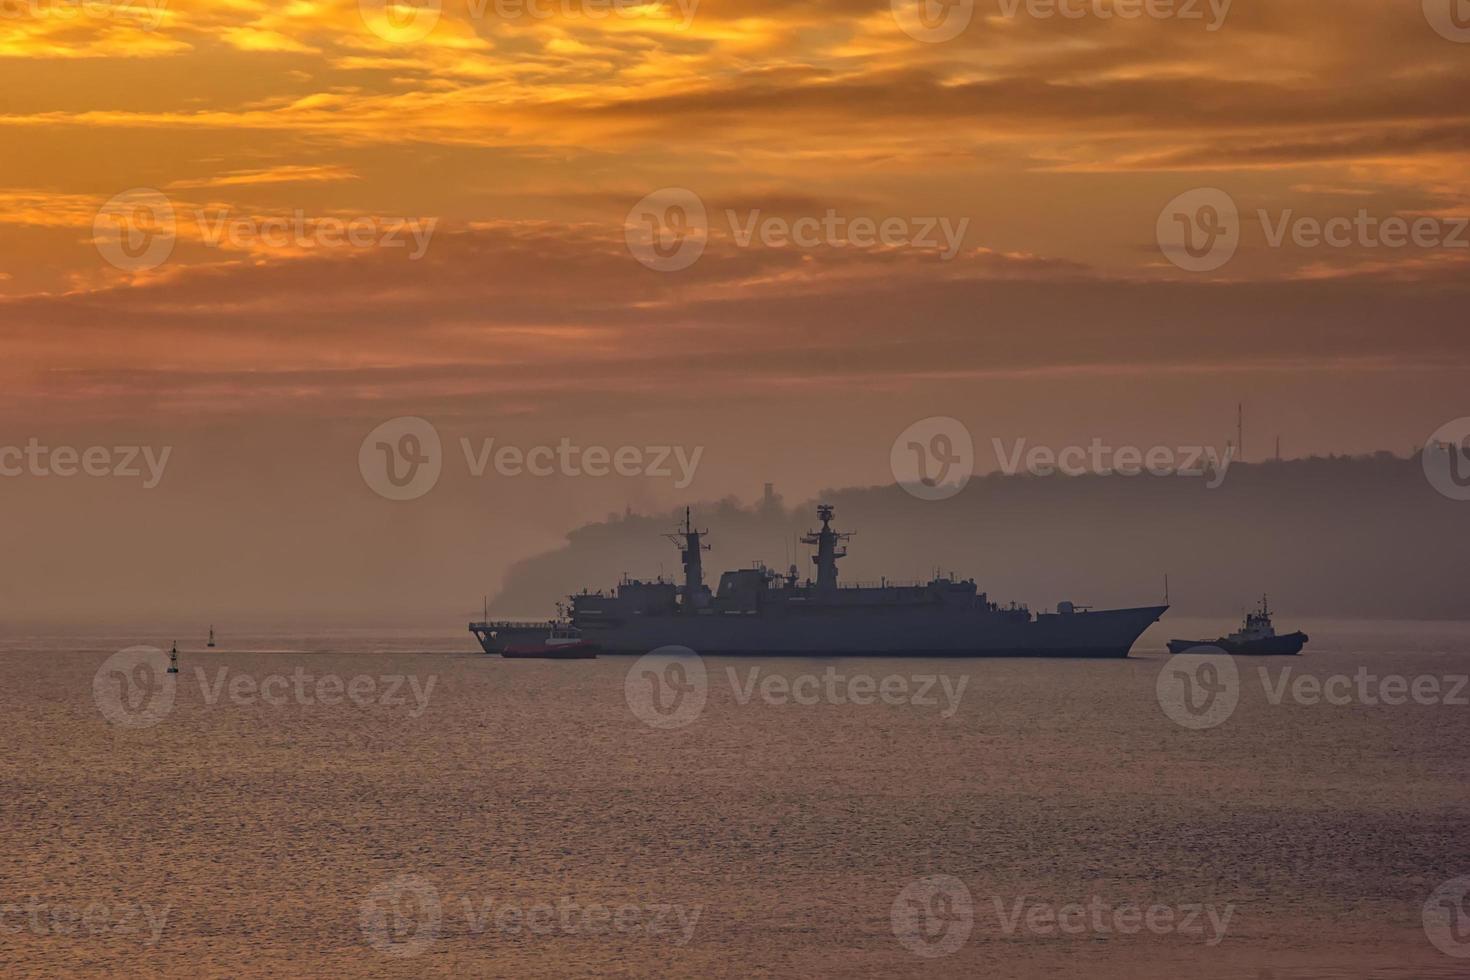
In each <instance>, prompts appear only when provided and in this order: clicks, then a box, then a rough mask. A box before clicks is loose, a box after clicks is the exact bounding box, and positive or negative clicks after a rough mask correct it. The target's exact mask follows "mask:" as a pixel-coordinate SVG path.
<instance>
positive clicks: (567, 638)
mask: <svg viewBox="0 0 1470 980" xmlns="http://www.w3.org/2000/svg"><path fill="white" fill-rule="evenodd" d="M500 655H501V656H502V657H506V658H508V659H512V660H592V659H594V658H596V656H597V646H596V644H593V643H588V642H587V641H586V640H584V639H582V633H581V631H580V630H578V629H577V628H576V627H574V626H571V625H569V624H567V623H553V624H552V625H551V628H550V630H548V631H547V633H546V635H545V636H543V637H541V638H540V639H539V640H536V641H532V642H526V643H511V644H507V645H506V646H505V648H504V649H502V650H501V651H500Z"/></svg>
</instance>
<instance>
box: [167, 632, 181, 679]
mask: <svg viewBox="0 0 1470 980" xmlns="http://www.w3.org/2000/svg"><path fill="white" fill-rule="evenodd" d="M168 672H169V673H170V674H177V673H178V672H179V644H178V641H177V640H175V641H174V648H173V649H172V650H170V651H169V652H168Z"/></svg>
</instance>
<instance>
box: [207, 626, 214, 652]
mask: <svg viewBox="0 0 1470 980" xmlns="http://www.w3.org/2000/svg"><path fill="white" fill-rule="evenodd" d="M206 645H207V646H211V647H212V646H214V627H213V626H211V627H210V628H209V643H208V644H206Z"/></svg>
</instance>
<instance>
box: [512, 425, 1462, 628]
mask: <svg viewBox="0 0 1470 980" xmlns="http://www.w3.org/2000/svg"><path fill="white" fill-rule="evenodd" d="M818 502H819V501H818V500H817V499H812V500H804V501H797V502H788V501H785V500H783V499H782V498H781V497H780V496H779V495H778V494H767V495H766V496H765V497H763V498H761V499H759V500H757V502H755V503H754V504H742V503H740V502H739V501H737V500H736V499H734V498H733V497H732V498H726V499H723V500H717V501H705V502H691V503H690V506H691V507H692V509H693V513H694V518H695V522H696V523H697V524H699V525H701V526H705V527H708V528H709V529H710V532H711V533H710V536H709V538H708V539H707V540H708V541H709V542H710V544H711V545H712V551H711V552H710V554H709V555H707V556H706V558H705V565H704V567H705V574H706V579H707V580H708V581H710V582H711V584H713V582H714V581H716V580H717V579H718V575H719V573H720V572H722V571H724V570H726V569H730V568H738V567H746V566H749V565H750V564H752V563H753V562H756V561H763V562H765V563H766V564H767V565H770V566H772V567H775V568H778V569H780V570H782V571H784V570H785V569H786V568H787V566H788V565H789V564H790V563H791V562H792V561H793V557H792V556H793V553H794V555H795V559H794V560H795V563H796V564H797V566H798V568H799V570H800V575H801V577H802V578H803V579H805V578H806V577H807V576H809V575H810V574H811V568H812V566H811V563H810V557H809V555H810V552H809V550H808V549H807V548H805V547H804V546H801V545H797V544H795V539H796V537H797V536H799V535H800V534H801V533H803V532H805V531H807V530H809V529H811V528H812V527H814V526H815V525H816V520H815V508H816V504H817V503H818ZM820 502H822V503H830V504H833V505H835V507H836V509H837V516H836V519H835V520H834V522H833V523H834V526H836V527H839V528H841V529H842V530H849V531H855V532H857V534H856V536H855V537H854V538H853V540H852V541H851V542H850V545H849V551H850V556H849V557H848V558H846V559H844V560H843V562H842V566H841V568H842V581H843V582H844V583H847V584H851V583H854V582H859V581H862V582H876V581H877V580H878V579H879V578H880V577H881V576H886V577H887V578H888V580H889V581H894V580H898V581H905V580H907V581H914V580H927V579H928V578H930V577H931V576H932V575H933V574H935V573H936V572H945V573H949V572H953V573H955V574H957V575H958V576H959V577H962V578H971V577H973V578H974V579H975V580H976V581H977V582H978V583H979V586H980V588H981V589H982V590H984V591H987V592H988V593H989V594H990V597H991V598H992V599H993V600H998V601H1002V602H1009V601H1012V600H1014V601H1017V602H1024V603H1027V604H1029V605H1030V606H1031V607H1032V608H1043V607H1045V608H1050V607H1053V606H1055V604H1056V603H1057V602H1058V601H1059V600H1071V601H1074V602H1077V603H1079V604H1087V605H1096V606H1124V605H1139V604H1145V603H1151V602H1155V601H1158V600H1159V599H1160V598H1161V597H1162V595H1163V591H1164V576H1165V575H1166V574H1167V575H1168V576H1169V586H1170V598H1171V601H1172V603H1173V606H1174V609H1175V611H1176V612H1178V613H1181V614H1188V615H1211V616H1213V615H1225V614H1229V615H1234V614H1236V613H1237V612H1238V611H1239V610H1240V609H1241V608H1242V607H1244V606H1246V605H1250V604H1253V603H1254V602H1255V600H1256V599H1257V598H1258V597H1259V596H1260V594H1261V593H1262V592H1269V593H1271V595H1272V597H1273V604H1274V605H1277V606H1278V607H1279V608H1280V609H1281V610H1282V611H1283V613H1285V614H1288V615H1291V616H1319V617H1344V618H1397V619H1470V595H1467V591H1466V589H1465V583H1466V582H1467V581H1470V551H1467V548H1466V544H1467V542H1470V534H1467V532H1470V503H1463V502H1457V501H1452V500H1449V499H1447V498H1445V497H1443V496H1441V495H1440V494H1439V493H1437V492H1436V491H1435V490H1434V489H1433V488H1432V487H1431V486H1430V485H1429V483H1428V481H1427V480H1426V479H1425V477H1424V473H1423V470H1422V468H1421V465H1420V462H1419V459H1418V458H1417V457H1414V458H1410V459H1404V458H1400V457H1395V456H1393V455H1392V454H1389V453H1379V454H1377V455H1374V456H1367V457H1318V458H1309V459H1302V460H1287V461H1271V462H1265V463H1254V464H1246V463H1236V464H1235V465H1233V466H1231V467H1230V469H1229V471H1228V474H1227V477H1226V479H1225V480H1224V481H1223V483H1222V484H1221V485H1220V486H1219V487H1217V488H1215V489H1208V488H1207V486H1206V481H1205V480H1202V479H1199V478H1196V477H1180V476H1172V475H1171V476H1149V475H1142V476H1135V477H1123V476H1080V477H1067V476H1047V477H1035V476H1004V475H999V474H995V475H988V476H982V477H976V478H975V479H973V480H971V481H970V483H969V484H968V485H967V486H966V487H965V489H964V490H963V491H962V492H961V493H960V494H958V495H957V496H955V497H953V498H951V499H948V500H943V501H924V500H919V499H916V498H914V497H912V496H910V495H909V494H908V493H906V492H905V491H904V490H903V489H902V488H901V487H898V486H878V487H864V488H847V489H834V490H831V491H827V492H824V493H822V494H821V495H820ZM682 518H683V511H682V509H680V510H677V511H669V512H666V513H657V514H638V513H632V512H629V513H625V514H621V515H609V517H608V519H607V520H604V521H599V522H596V523H592V524H588V525H585V526H582V527H578V528H576V529H574V530H572V531H570V532H569V533H568V534H567V540H566V544H565V545H564V546H563V547H561V548H558V549H556V550H554V551H551V552H548V553H545V554H541V555H537V556H535V557H532V558H530V559H527V560H524V561H521V562H518V563H517V564H515V565H514V566H513V567H512V568H511V570H510V572H509V574H508V575H507V576H506V579H505V586H504V588H503V589H502V591H501V592H500V594H499V595H498V596H497V597H496V598H495V599H494V601H493V603H492V611H493V612H495V613H498V614H502V615H515V616H526V615H534V616H543V615H547V614H549V613H550V612H551V611H552V610H553V608H554V606H555V603H556V602H558V601H559V600H561V599H563V598H564V597H565V596H566V595H567V594H568V593H570V592H575V591H578V590H580V589H582V588H589V589H593V590H597V589H604V590H606V589H610V588H612V587H613V586H615V585H616V583H617V581H618V579H619V578H620V577H621V576H622V575H624V574H627V575H630V576H632V577H634V578H643V579H651V578H654V577H656V576H658V575H659V574H663V575H664V576H666V577H668V578H670V579H675V578H677V577H678V575H679V574H680V567H679V557H678V552H677V550H676V549H675V548H674V546H673V545H671V544H670V543H669V542H668V541H667V540H665V539H664V537H663V534H664V533H665V532H668V531H670V530H672V529H673V527H674V526H675V524H676V523H678V522H679V521H680V520H682Z"/></svg>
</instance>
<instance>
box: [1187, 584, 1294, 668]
mask: <svg viewBox="0 0 1470 980" xmlns="http://www.w3.org/2000/svg"><path fill="white" fill-rule="evenodd" d="M1309 639H1310V637H1309V636H1307V634H1305V633H1303V632H1301V631H1300V630H1298V631H1297V632H1295V633H1277V632H1276V627H1275V626H1272V625H1271V607H1270V605H1269V604H1268V603H1267V602H1266V597H1265V596H1261V608H1260V609H1257V610H1256V611H1255V612H1248V613H1246V614H1245V625H1243V626H1242V627H1241V628H1240V629H1238V630H1236V631H1235V632H1234V633H1231V634H1230V635H1229V636H1222V637H1220V638H1218V639H1215V640H1170V641H1169V652H1170V653H1188V652H1189V651H1191V650H1195V649H1197V648H1199V647H1216V648H1218V649H1220V650H1224V651H1225V652H1226V653H1231V654H1236V655H1237V656H1250V655H1255V656H1262V657H1294V656H1296V655H1297V654H1299V653H1301V652H1302V647H1304V646H1306V645H1307V640H1309Z"/></svg>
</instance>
